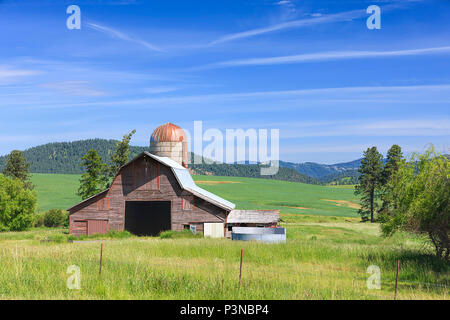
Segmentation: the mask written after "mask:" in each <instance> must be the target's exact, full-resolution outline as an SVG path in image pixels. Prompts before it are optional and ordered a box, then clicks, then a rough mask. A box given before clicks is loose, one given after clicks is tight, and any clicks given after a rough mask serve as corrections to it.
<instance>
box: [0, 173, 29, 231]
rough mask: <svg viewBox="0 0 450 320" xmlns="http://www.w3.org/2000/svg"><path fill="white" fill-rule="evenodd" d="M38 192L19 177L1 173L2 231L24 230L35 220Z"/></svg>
mask: <svg viewBox="0 0 450 320" xmlns="http://www.w3.org/2000/svg"><path fill="white" fill-rule="evenodd" d="M36 199H37V197H36V192H35V191H32V190H30V189H27V188H25V187H24V184H23V182H22V181H20V180H19V179H11V178H9V177H6V176H4V175H0V231H22V230H26V229H28V228H29V227H30V226H31V224H32V222H33V213H34V211H35V209H36V201H37V200H36Z"/></svg>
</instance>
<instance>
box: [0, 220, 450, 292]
mask: <svg viewBox="0 0 450 320" xmlns="http://www.w3.org/2000/svg"><path fill="white" fill-rule="evenodd" d="M330 223H332V221H330ZM354 225H356V224H353V223H349V224H348V225H344V226H339V227H338V228H336V227H335V226H328V227H327V226H324V225H322V226H319V225H317V226H316V225H314V224H313V223H311V224H308V223H305V224H303V225H300V224H295V225H286V227H287V229H288V230H287V233H288V235H290V234H292V236H291V237H288V240H287V242H286V243H285V244H262V243H257V242H238V241H230V240H226V239H188V238H181V239H159V238H137V237H134V238H128V239H117V240H114V239H113V240H110V241H106V242H104V243H103V270H102V275H101V277H100V276H99V275H98V268H99V255H100V244H99V243H53V242H50V243H41V242H40V241H39V239H25V240H18V239H17V238H16V239H10V240H3V241H0V262H1V266H2V267H1V268H0V298H7V299H10V298H19V299H391V298H392V297H393V290H394V281H395V268H396V261H397V259H400V260H401V269H400V270H401V271H400V282H399V294H398V296H399V298H400V299H448V286H450V278H449V271H450V269H449V266H448V265H447V264H445V263H442V262H440V261H437V260H436V259H435V258H434V256H433V255H432V251H431V250H428V249H427V248H424V247H423V246H422V244H421V241H420V239H414V238H411V237H409V236H408V235H399V236H397V237H395V238H391V239H383V238H380V237H378V236H377V235H376V232H374V231H373V232H372V235H371V234H368V232H367V230H366V229H367V228H372V227H373V228H374V229H375V228H376V226H371V225H369V227H365V228H361V229H358V227H356V228H354ZM346 228H347V229H349V230H353V233H349V234H348V235H346V236H345V237H346V238H347V239H348V242H342V241H341V237H343V235H342V232H343V230H342V229H346ZM332 230H338V231H337V232H336V233H333V232H332ZM363 235H364V236H365V237H366V238H364V240H365V242H364V243H361V242H360V241H358V240H360V238H361V237H362V236H363ZM313 236H315V237H316V238H315V239H314V238H313ZM241 248H243V249H244V264H243V277H242V286H241V289H240V290H238V276H239V261H240V250H241ZM371 264H375V265H378V266H379V267H380V268H381V280H382V286H381V290H369V289H367V287H366V280H367V278H368V276H369V275H368V274H366V269H367V267H368V266H369V265H371ZM70 265H77V266H79V267H80V269H81V289H80V290H69V289H67V287H66V281H67V278H68V277H69V275H68V274H66V271H67V267H68V266H70Z"/></svg>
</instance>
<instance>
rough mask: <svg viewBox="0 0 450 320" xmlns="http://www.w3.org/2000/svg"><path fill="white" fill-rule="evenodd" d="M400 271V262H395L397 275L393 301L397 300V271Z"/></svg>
mask: <svg viewBox="0 0 450 320" xmlns="http://www.w3.org/2000/svg"><path fill="white" fill-rule="evenodd" d="M399 269H400V260H397V275H396V276H395V294H394V300H397V287H398V271H399Z"/></svg>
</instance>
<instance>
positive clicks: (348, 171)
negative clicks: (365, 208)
mask: <svg viewBox="0 0 450 320" xmlns="http://www.w3.org/2000/svg"><path fill="white" fill-rule="evenodd" d="M118 142H119V141H117V140H106V139H88V140H79V141H73V142H54V143H47V144H44V145H40V146H36V147H33V148H29V149H26V150H25V151H23V153H24V156H25V158H26V159H27V161H28V162H29V163H30V172H32V173H70V174H80V173H83V168H82V167H80V162H81V157H82V156H83V155H84V154H86V153H87V152H88V151H89V150H90V149H95V150H97V152H98V153H99V155H100V156H101V157H102V159H103V161H105V162H106V163H109V162H110V159H111V155H112V154H113V152H114V150H115V148H116V144H117V143H118ZM130 149H131V154H130V159H131V158H133V157H135V156H137V155H138V154H140V153H141V152H143V151H148V149H149V148H148V147H141V146H130ZM6 157H7V155H5V156H1V157H0V171H2V170H3V167H4V165H5V161H6ZM193 157H194V155H193V154H192V153H191V159H193ZM195 157H197V156H195ZM360 163H361V159H358V160H354V161H351V162H345V163H337V164H333V165H325V164H318V163H314V162H305V163H293V162H285V161H280V170H279V172H278V174H277V175H274V176H260V175H259V172H260V168H261V165H260V164H214V165H210V164H205V163H204V164H193V165H190V169H191V171H192V172H194V173H196V174H211V175H221V176H242V177H260V178H269V179H278V180H285V181H295V182H304V183H310V184H320V183H328V182H331V181H333V180H334V179H341V178H343V177H347V176H349V177H354V176H357V175H358V173H357V169H358V168H359V165H360Z"/></svg>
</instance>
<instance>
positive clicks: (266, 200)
mask: <svg viewBox="0 0 450 320" xmlns="http://www.w3.org/2000/svg"><path fill="white" fill-rule="evenodd" d="M79 179H80V176H79V175H71V174H32V182H33V183H34V184H35V186H36V190H37V193H38V210H39V211H46V210H49V209H52V208H61V209H67V208H69V207H71V206H73V205H74V204H76V203H78V202H79V201H80V198H79V197H78V196H77V195H76V192H77V189H78V186H79ZM194 180H195V181H196V182H197V184H198V185H199V186H200V187H202V188H204V189H206V190H208V191H211V192H213V193H215V194H217V195H219V196H221V197H223V198H225V199H227V200H229V201H232V202H234V203H235V204H236V208H238V209H280V210H281V212H282V213H284V214H298V213H301V214H306V215H321V216H345V217H356V216H357V213H356V211H357V207H358V205H357V204H358V198H357V197H356V196H354V195H353V188H348V187H347V186H344V187H340V186H317V185H310V184H303V183H297V182H286V181H276V180H268V179H257V178H240V177H213V176H194Z"/></svg>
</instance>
